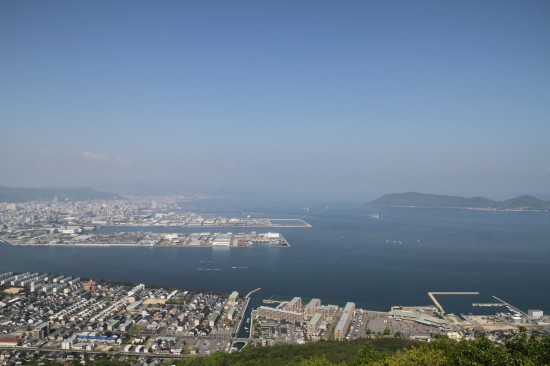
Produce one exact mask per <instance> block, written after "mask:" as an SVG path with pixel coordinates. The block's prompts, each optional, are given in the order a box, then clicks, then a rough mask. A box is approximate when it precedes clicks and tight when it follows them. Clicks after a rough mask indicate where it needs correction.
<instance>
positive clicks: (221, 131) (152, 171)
mask: <svg viewBox="0 0 550 366" xmlns="http://www.w3.org/2000/svg"><path fill="white" fill-rule="evenodd" d="M0 126H1V130H0V131H1V132H0V157H1V159H0V184H4V185H12V186H34V187H40V186H46V185H55V186H76V185H92V187H93V183H94V182H100V181H103V182H105V181H117V180H123V181H125V182H132V181H150V182H155V181H162V182H176V183H182V187H194V188H193V189H195V190H196V189H200V188H201V187H203V188H204V190H210V189H216V188H218V187H237V188H239V189H252V188H254V189H256V188H259V189H266V190H269V191H274V192H289V193H293V194H313V195H319V196H323V195H326V196H330V197H342V198H344V197H345V198H352V199H358V200H362V199H366V198H374V196H376V195H378V194H382V193H393V192H404V191H419V192H430V193H444V194H462V195H485V196H488V197H496V198H498V197H508V196H513V195H516V194H523V193H530V194H538V195H539V196H540V195H547V196H550V2H549V1H546V0H541V1H529V0H517V1H505V0H495V1H489V0H487V1H485V0H475V1H474V0H472V1H454V0H453V1H444V0H435V1H408V0H403V1H392V0H379V1H367V0H365V1H317V0H315V1H314V0H311V1H300V0H294V1H279V0H278V1H205V0H201V1H135V0H132V1H20V0H17V1H1V2H0ZM197 187H199V188H197Z"/></svg>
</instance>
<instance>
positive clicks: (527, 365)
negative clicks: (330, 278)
mask: <svg viewBox="0 0 550 366" xmlns="http://www.w3.org/2000/svg"><path fill="white" fill-rule="evenodd" d="M176 364H177V365H179V366H281V365H289V366H539V365H540V366H544V365H547V366H548V365H550V337H548V336H531V335H528V334H527V332H526V331H525V330H521V331H520V332H518V333H515V334H513V335H510V336H508V337H507V338H506V340H505V341H504V343H503V344H502V345H495V344H494V343H493V342H492V341H491V340H489V339H488V338H487V337H486V336H485V335H483V334H481V335H479V336H478V337H477V338H476V339H475V340H473V341H468V340H460V341H455V340H450V339H447V338H441V339H438V340H435V341H433V342H431V343H423V344H419V343H411V342H406V341H402V340H398V339H373V340H362V341H358V340H356V341H352V342H339V341H320V342H317V343H312V344H306V345H280V346H273V347H263V348H249V349H245V350H243V351H242V352H238V353H233V354H227V353H223V352H217V353H215V354H213V355H212V356H209V357H196V358H190V359H185V360H181V361H178V362H177V363H176Z"/></svg>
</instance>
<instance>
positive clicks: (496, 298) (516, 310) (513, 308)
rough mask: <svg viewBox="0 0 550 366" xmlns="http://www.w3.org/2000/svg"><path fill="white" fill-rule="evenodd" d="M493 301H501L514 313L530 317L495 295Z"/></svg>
mask: <svg viewBox="0 0 550 366" xmlns="http://www.w3.org/2000/svg"><path fill="white" fill-rule="evenodd" d="M493 299H495V300H497V301H500V302H501V303H502V305H504V306H506V307H508V309H511V310H512V311H515V312H517V313H519V314H522V315H524V316H528V315H527V314H526V313H524V312H523V311H521V310H519V309H518V308H516V307H515V306H513V305H510V304H508V303H507V302H506V301H504V300H502V299H499V298H498V297H496V296H495V295H493Z"/></svg>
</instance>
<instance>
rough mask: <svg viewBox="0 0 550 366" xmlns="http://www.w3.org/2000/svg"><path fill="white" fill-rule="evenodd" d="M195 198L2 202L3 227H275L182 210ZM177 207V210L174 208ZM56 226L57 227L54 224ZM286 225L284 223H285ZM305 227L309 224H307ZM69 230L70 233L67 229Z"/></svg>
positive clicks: (0, 222) (0, 223) (0, 225)
mask: <svg viewBox="0 0 550 366" xmlns="http://www.w3.org/2000/svg"><path fill="white" fill-rule="evenodd" d="M191 199H195V198H193V197H182V196H177V197H159V198H155V199H154V200H150V199H147V198H132V199H127V200H91V201H58V200H55V199H54V200H52V201H32V202H24V203H6V202H3V203H0V229H3V230H17V229H29V228H38V227H41V228H44V229H50V231H58V232H62V231H63V230H75V229H78V228H82V227H84V229H86V228H88V227H90V228H94V227H97V226H139V227H142V226H163V227H183V226H192V227H203V226H206V227H271V226H281V225H274V224H273V223H272V222H271V221H270V220H269V219H268V218H267V217H250V216H248V217H233V218H226V217H221V216H210V215H200V214H197V213H193V212H181V211H180V210H181V208H180V207H179V203H181V202H182V201H189V200H191ZM170 210H173V211H170ZM51 225H54V226H51ZM283 226H284V225H283ZM304 226H306V227H307V226H308V225H307V224H305V223H304ZM66 233H69V232H66Z"/></svg>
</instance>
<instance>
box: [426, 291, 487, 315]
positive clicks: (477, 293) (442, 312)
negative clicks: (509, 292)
mask: <svg viewBox="0 0 550 366" xmlns="http://www.w3.org/2000/svg"><path fill="white" fill-rule="evenodd" d="M435 295H479V292H428V296H429V297H430V299H432V301H433V303H434V304H435V306H436V307H437V308H438V309H439V311H440V313H441V315H445V309H443V306H441V304H440V303H439V301H437V299H436V298H435ZM493 297H494V296H493Z"/></svg>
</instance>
